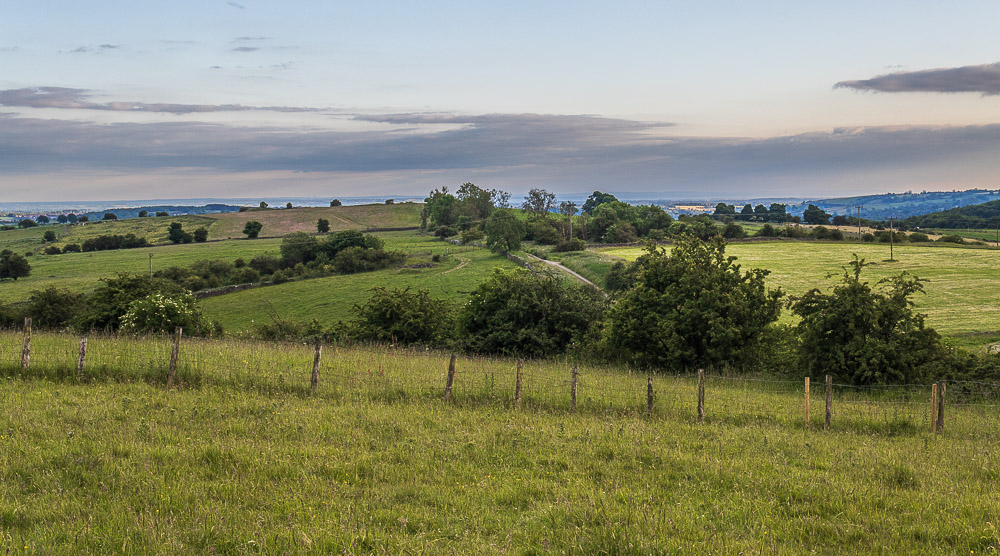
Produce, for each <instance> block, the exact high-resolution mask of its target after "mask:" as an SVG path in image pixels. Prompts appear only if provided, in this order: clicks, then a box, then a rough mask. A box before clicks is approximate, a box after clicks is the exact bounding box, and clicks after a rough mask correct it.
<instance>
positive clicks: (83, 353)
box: [76, 338, 87, 375]
mask: <svg viewBox="0 0 1000 556" xmlns="http://www.w3.org/2000/svg"><path fill="white" fill-rule="evenodd" d="M86 359H87V339H86V338H81V339H80V358H79V359H77V360H76V374H78V375H80V374H83V363H84V361H85V360H86Z"/></svg>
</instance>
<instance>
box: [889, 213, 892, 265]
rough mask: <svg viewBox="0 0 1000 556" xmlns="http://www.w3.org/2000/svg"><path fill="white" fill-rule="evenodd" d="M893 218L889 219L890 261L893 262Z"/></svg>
mask: <svg viewBox="0 0 1000 556" xmlns="http://www.w3.org/2000/svg"><path fill="white" fill-rule="evenodd" d="M892 236H893V232H892V217H891V216H890V217H889V260H890V261H891V260H892Z"/></svg>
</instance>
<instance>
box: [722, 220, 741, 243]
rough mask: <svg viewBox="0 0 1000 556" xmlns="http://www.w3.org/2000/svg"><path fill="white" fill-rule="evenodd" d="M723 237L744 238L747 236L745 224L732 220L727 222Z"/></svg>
mask: <svg viewBox="0 0 1000 556" xmlns="http://www.w3.org/2000/svg"><path fill="white" fill-rule="evenodd" d="M722 237H723V238H725V239H742V238H745V237H747V233H746V230H744V229H743V226H740V225H739V224H737V223H735V222H730V223H729V224H726V227H725V228H724V229H723V230H722Z"/></svg>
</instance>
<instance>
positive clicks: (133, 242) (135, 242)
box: [81, 234, 190, 252]
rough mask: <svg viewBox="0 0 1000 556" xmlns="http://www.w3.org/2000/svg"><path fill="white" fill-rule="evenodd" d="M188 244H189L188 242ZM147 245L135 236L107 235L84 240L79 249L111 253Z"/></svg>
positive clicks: (142, 238)
mask: <svg viewBox="0 0 1000 556" xmlns="http://www.w3.org/2000/svg"><path fill="white" fill-rule="evenodd" d="M189 243H190V242H189ZM147 245H149V243H148V242H147V241H146V238H144V237H136V235H135V234H125V235H123V236H120V235H117V234H109V235H102V236H97V237H94V238H90V239H86V240H84V242H83V246H82V247H81V250H82V251H87V252H89V251H113V250H116V249H137V248H140V247H146V246H147Z"/></svg>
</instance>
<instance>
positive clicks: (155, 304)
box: [119, 292, 209, 335]
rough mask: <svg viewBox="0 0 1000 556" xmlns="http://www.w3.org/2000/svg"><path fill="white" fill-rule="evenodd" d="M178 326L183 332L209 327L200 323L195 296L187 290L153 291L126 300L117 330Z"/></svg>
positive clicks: (153, 330)
mask: <svg viewBox="0 0 1000 556" xmlns="http://www.w3.org/2000/svg"><path fill="white" fill-rule="evenodd" d="M178 326H179V327H181V328H182V329H183V330H184V333H185V334H188V335H200V334H201V333H202V330H203V329H204V330H206V331H207V330H208V328H209V327H208V325H207V324H204V323H202V319H201V315H200V313H199V311H198V306H197V304H196V303H195V299H194V296H192V295H191V294H190V293H187V292H184V293H176V294H173V295H164V294H162V293H159V292H154V293H151V294H149V295H148V296H146V297H143V298H141V299H136V300H135V301H133V302H132V303H131V304H129V308H128V311H127V312H126V313H125V314H124V315H122V317H121V325H120V327H119V330H120V331H121V333H123V334H156V333H162V332H168V333H170V332H173V331H174V329H175V328H177V327H178Z"/></svg>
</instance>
